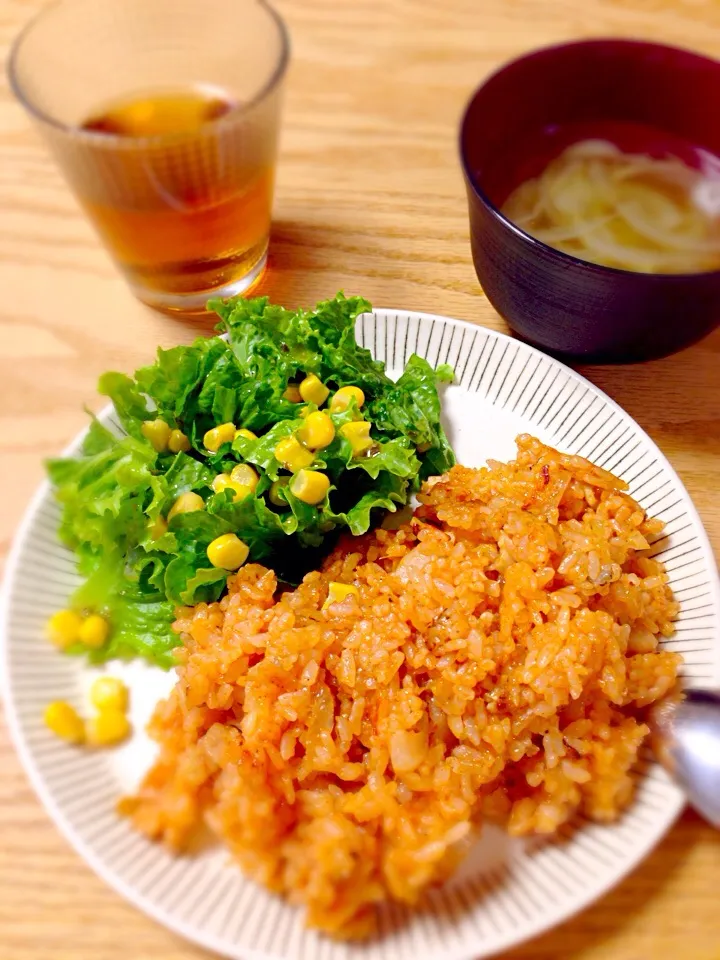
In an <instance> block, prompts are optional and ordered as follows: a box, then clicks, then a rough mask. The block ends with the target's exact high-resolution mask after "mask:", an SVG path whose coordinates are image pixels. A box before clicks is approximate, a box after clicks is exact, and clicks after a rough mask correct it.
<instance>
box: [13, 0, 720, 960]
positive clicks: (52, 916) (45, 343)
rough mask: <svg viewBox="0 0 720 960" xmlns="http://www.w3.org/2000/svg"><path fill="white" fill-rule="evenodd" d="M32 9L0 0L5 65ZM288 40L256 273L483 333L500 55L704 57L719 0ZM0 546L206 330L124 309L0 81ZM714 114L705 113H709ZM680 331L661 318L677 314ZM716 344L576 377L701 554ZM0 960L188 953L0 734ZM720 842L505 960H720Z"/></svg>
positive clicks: (699, 843) (302, 294)
mask: <svg viewBox="0 0 720 960" xmlns="http://www.w3.org/2000/svg"><path fill="white" fill-rule="evenodd" d="M41 5H42V4H41V3H40V0H0V46H1V47H2V52H3V59H4V54H5V51H6V49H7V47H8V45H9V44H10V42H11V40H12V38H13V36H14V35H15V34H16V33H17V31H18V29H19V28H20V26H21V25H22V24H23V23H24V22H25V21H26V20H27V19H28V18H29V17H30V16H31V14H32V13H33V12H34V11H35V10H36V9H39V8H40V7H41ZM278 6H279V8H280V9H281V12H282V13H283V14H284V15H285V16H286V18H287V20H288V22H289V25H290V28H291V32H292V38H293V48H294V53H293V63H292V67H291V70H290V75H289V80H288V95H287V101H286V112H285V123H284V128H283V142H282V155H281V163H280V168H279V178H278V187H277V202H276V209H275V226H274V230H273V242H272V253H271V265H270V270H269V273H268V274H267V277H266V279H265V280H264V282H263V287H262V291H263V292H265V293H267V294H269V295H270V296H271V297H272V298H273V299H275V300H277V301H279V302H282V303H285V304H287V305H297V304H300V303H303V304H308V303H311V302H314V301H315V300H316V299H318V298H322V297H326V296H329V295H332V294H334V293H335V291H336V290H338V289H340V288H343V289H344V290H345V291H346V292H348V293H351V292H354V293H362V294H364V295H365V296H367V297H368V298H369V299H371V300H372V301H373V303H374V304H375V305H376V306H397V307H402V308H406V309H417V310H428V311H434V312H438V313H444V314H449V315H451V316H456V317H462V318H464V319H467V320H471V321H474V322H477V323H483V324H486V325H488V326H491V327H494V328H495V329H503V327H504V325H503V323H502V321H501V320H500V319H499V318H498V317H497V315H496V314H495V313H494V312H493V310H492V308H491V307H490V305H489V304H488V302H487V301H486V299H485V298H484V296H483V294H482V292H481V291H480V289H479V287H478V284H477V281H476V278H475V275H474V272H473V268H472V263H471V260H470V251H469V245H468V241H467V220H466V209H465V197H464V189H463V184H462V178H461V174H460V170H459V165H458V161H457V155H456V135H457V124H458V119H459V116H460V114H461V111H462V108H463V104H464V102H465V101H466V99H467V97H468V95H469V93H470V92H471V90H472V89H473V88H474V87H475V86H476V85H477V84H478V83H479V82H480V80H481V79H482V78H483V77H484V76H485V75H487V73H488V72H489V71H490V70H492V69H493V68H494V67H496V66H497V65H498V64H499V63H501V62H502V61H503V60H505V59H507V58H509V57H512V56H514V55H516V54H518V53H520V52H521V51H522V50H524V49H526V48H528V47H531V46H537V45H540V44H544V43H550V42H554V41H559V40H562V39H565V38H570V37H579V36H582V37H585V36H602V35H610V34H614V35H624V36H633V37H637V36H644V37H647V38H650V39H659V40H664V41H671V42H675V43H679V44H683V45H685V46H689V47H693V48H696V49H698V50H701V51H704V52H706V53H709V54H711V55H714V56H720V4H718V2H717V0H584V2H583V3H577V0H483V2H481V3H479V2H477V0H444V2H443V3H437V2H436V0H342V2H338V0H292V2H291V0H283V2H281V3H279V4H278ZM0 85H1V89H0V150H1V151H2V158H1V162H0V209H1V210H2V214H1V216H0V291H1V294H2V295H1V296H0V476H2V482H3V497H2V504H1V506H0V553H1V554H2V555H3V556H4V555H5V554H6V552H7V549H8V547H9V543H10V539H11V537H12V534H13V531H14V529H15V527H16V526H17V523H18V521H19V518H20V516H21V514H22V511H23V509H24V508H25V506H26V504H27V502H28V500H29V497H30V495H31V492H32V490H33V488H34V487H35V486H36V484H37V483H38V482H39V481H40V479H41V476H42V465H41V461H42V458H43V457H45V456H48V455H50V454H54V453H56V452H57V451H58V450H59V449H60V448H61V447H62V446H63V445H64V444H65V443H66V442H67V441H68V440H69V439H70V438H71V437H72V436H73V434H74V433H75V432H76V431H77V430H78V429H79V428H80V427H81V426H82V425H83V423H84V420H85V416H84V414H83V412H82V405H83V404H87V405H89V406H90V407H94V408H97V407H98V406H99V405H100V400H99V398H97V397H96V395H95V393H94V388H95V381H96V378H97V376H98V374H99V373H100V372H102V371H103V370H106V369H108V368H110V367H114V368H119V369H123V370H130V369H132V368H134V366H135V365H137V364H140V363H141V362H145V361H147V360H148V358H149V357H150V356H151V354H152V352H153V350H154V348H155V346H156V345H157V344H162V345H164V346H169V345H171V344H173V343H177V342H187V341H188V340H190V339H191V338H192V337H193V336H195V335H196V334H197V333H198V332H208V329H209V327H208V325H207V324H202V323H196V322H192V323H191V322H180V321H176V320H171V319H168V318H166V317H163V316H161V315H159V314H155V313H153V312H152V311H150V310H148V309H146V308H144V307H142V306H141V305H140V304H138V303H137V302H135V301H134V300H133V299H132V297H131V296H130V294H129V293H128V291H127V290H126V289H125V287H124V286H123V283H122V281H121V280H120V278H119V276H118V275H117V273H116V271H115V269H114V268H113V266H112V264H111V263H110V261H109V259H108V257H107V255H106V254H105V252H104V251H103V249H102V248H101V247H100V245H99V243H98V242H97V240H96V239H95V236H94V234H93V233H92V231H91V229H90V227H89V225H88V223H87V222H86V220H85V219H84V218H83V216H82V215H81V213H80V212H79V210H78V208H77V206H76V204H75V202H74V200H73V199H72V197H71V196H70V194H69V193H68V191H67V189H66V188H65V186H64V184H63V182H62V180H61V178H60V176H59V174H58V172H57V171H56V169H55V168H54V166H53V164H52V162H51V160H50V159H49V157H48V156H47V154H46V152H45V150H44V148H43V146H42V144H41V143H40V141H39V139H38V138H37V136H36V135H35V133H34V132H33V131H32V130H31V128H30V125H29V123H28V121H27V119H26V117H25V116H24V114H23V113H22V111H21V109H20V107H19V106H18V105H17V104H16V103H15V102H13V100H12V98H11V96H10V93H9V90H8V88H7V84H6V83H5V82H4V81H0ZM711 107H712V108H713V109H715V108H716V107H717V105H708V109H710V108H711ZM678 322H679V323H682V318H681V317H678ZM719 370H720V330H718V331H716V333H715V334H714V335H712V336H710V337H709V338H707V339H706V340H705V341H704V342H703V343H701V344H699V345H698V346H695V347H693V348H691V349H689V350H687V351H685V352H684V353H681V354H679V355H677V356H675V357H672V358H669V359H667V360H661V361H656V362H654V363H648V364H644V365H638V366H630V367H592V368H585V369H583V370H582V372H583V373H584V374H586V375H587V376H589V377H590V379H591V380H593V381H594V382H595V383H597V384H598V385H599V386H600V387H602V389H603V390H605V391H606V392H607V393H608V394H609V395H610V396H611V397H613V398H614V399H616V400H617V401H618V402H619V403H620V404H621V405H622V406H623V407H625V409H626V410H628V412H629V413H630V414H631V415H632V416H633V417H635V418H636V419H637V420H638V422H639V423H640V424H642V426H644V427H645V428H646V429H647V430H648V432H649V433H650V434H651V436H652V437H653V438H654V439H655V441H656V442H657V443H658V444H659V445H660V446H661V448H662V449H663V450H664V451H665V453H666V454H667V455H668V457H669V458H670V460H671V462H672V463H673V465H674V466H675V468H676V469H677V471H678V473H679V474H680V476H681V477H682V479H683V481H684V483H685V484H686V486H687V488H688V490H689V491H690V494H691V496H692V497H693V499H694V501H695V503H696V505H697V507H698V509H699V511H700V514H701V516H702V518H703V521H704V523H705V525H706V528H707V530H708V533H709V535H710V537H711V540H712V542H713V546H714V548H715V550H716V552H718V553H720V502H719V500H718V496H717V488H718V480H717V477H718V469H719V468H720V386H719V383H720V375H719ZM0 769H2V776H1V777H0V944H1V945H2V947H1V948H0V956H2V960H50V958H52V960H127V958H132V960H151V958H152V960H190V958H200V957H206V956H207V954H205V953H203V952H202V951H199V950H197V949H195V948H193V947H191V946H189V945H186V944H184V943H182V942H180V941H179V940H177V939H176V938H175V937H174V936H173V935H171V934H170V933H168V932H166V931H165V930H163V929H162V928H161V927H159V926H157V925H156V924H155V923H153V922H152V921H150V920H148V919H146V918H145V917H144V916H142V915H140V914H139V913H137V912H136V911H135V910H133V909H132V908H131V907H130V906H128V905H126V904H125V903H124V902H123V901H122V900H121V899H120V898H119V897H117V896H116V895H115V894H114V893H113V892H112V891H110V890H109V889H108V888H106V887H105V886H104V884H103V883H101V881H100V880H98V879H97V878H96V877H95V876H94V875H93V874H92V873H91V872H90V870H89V869H88V868H87V867H86V866H85V865H84V864H83V863H82V861H81V860H80V859H79V858H78V857H77V856H76V855H75V854H74V853H73V852H72V851H71V850H70V849H69V847H68V846H67V844H66V843H65V841H64V840H63V839H62V838H61V837H60V836H59V835H58V833H57V832H56V830H55V828H54V827H53V826H52V824H51V823H50V821H49V819H48V818H47V816H46V815H45V813H44V812H43V811H42V809H41V808H40V806H39V804H38V802H37V800H36V799H35V797H34V795H33V793H32V792H31V790H30V787H29V785H28V783H27V780H26V779H25V776H24V775H23V773H22V772H21V770H20V768H19V765H18V761H17V759H16V758H15V755H14V753H13V751H12V748H11V747H10V745H9V742H8V736H7V733H6V731H5V729H4V728H3V729H2V731H1V732H0ZM719 837H720V835H718V834H716V833H713V832H712V831H711V830H710V829H709V828H707V827H705V826H704V825H703V824H702V823H701V822H700V820H699V819H698V818H697V817H695V816H694V815H693V814H691V813H687V814H686V815H685V816H684V817H683V818H682V819H681V821H680V822H679V823H678V825H677V826H676V827H675V829H674V830H673V831H672V832H671V833H670V835H669V836H668V838H667V839H666V840H665V841H664V842H663V843H662V845H661V846H660V847H659V848H658V849H657V850H656V851H655V852H654V853H653V854H652V855H651V856H650V857H649V858H648V860H647V861H646V862H645V863H644V864H643V865H642V866H641V867H640V868H639V869H638V870H636V871H635V872H634V873H633V874H632V876H630V877H629V878H628V879H627V880H626V881H625V882H623V883H622V884H621V885H620V886H619V887H618V888H617V889H616V890H615V891H614V892H613V893H611V894H609V895H608V896H606V897H605V898H604V899H603V900H601V901H600V902H599V903H598V904H596V905H595V906H594V907H592V908H591V909H589V910H587V911H585V912H584V913H583V914H581V915H580V916H578V917H576V918H575V919H574V920H571V921H570V922H569V923H566V924H565V925H564V926H562V927H560V928H559V929H557V930H555V931H553V932H552V933H549V934H547V935H546V936H544V937H541V938H540V939H538V940H536V941H534V942H532V943H529V944H527V945H525V946H523V947H521V948H520V949H518V950H516V951H514V952H512V953H510V954H507V955H506V957H505V960H611V958H612V960H645V958H650V957H652V958H653V960H676V958H678V957H680V956H682V957H683V958H684V960H720V913H719V912H718V899H717V896H718V894H717V891H718V889H719V888H720V839H719Z"/></svg>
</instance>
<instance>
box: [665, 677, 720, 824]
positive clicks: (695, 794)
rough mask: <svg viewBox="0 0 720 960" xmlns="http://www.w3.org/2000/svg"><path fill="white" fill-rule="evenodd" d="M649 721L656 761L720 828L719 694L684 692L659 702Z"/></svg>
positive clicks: (693, 804)
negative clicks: (674, 697)
mask: <svg viewBox="0 0 720 960" xmlns="http://www.w3.org/2000/svg"><path fill="white" fill-rule="evenodd" d="M649 719H650V726H651V728H652V733H653V747H654V750H655V755H656V757H657V759H658V760H659V761H660V763H661V764H662V765H663V766H664V767H665V769H666V770H667V771H668V773H669V774H670V775H671V776H672V777H673V778H674V779H675V780H676V781H677V782H678V783H679V784H680V786H681V787H682V788H683V790H684V791H685V793H686V794H687V798H688V800H689V802H690V803H691V804H692V806H693V807H695V809H696V810H697V811H698V813H700V814H702V816H704V817H705V818H706V819H707V820H708V821H709V822H710V823H711V824H712V825H713V826H714V827H717V828H718V829H720V691H713V690H687V691H686V692H685V695H684V697H683V699H678V700H666V701H663V702H662V703H659V704H658V705H657V706H656V707H654V708H653V709H652V710H651V711H650V718H649Z"/></svg>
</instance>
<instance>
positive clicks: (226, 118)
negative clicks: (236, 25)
mask: <svg viewBox="0 0 720 960" xmlns="http://www.w3.org/2000/svg"><path fill="white" fill-rule="evenodd" d="M73 2H74V0H53V2H52V3H50V4H48V5H47V6H46V7H44V8H43V9H42V10H39V11H38V12H37V13H36V14H35V15H34V16H33V17H31V18H30V20H29V21H28V22H27V23H26V24H25V26H24V27H23V28H22V30H21V31H20V33H19V34H18V35H17V36H16V37H15V40H14V41H13V43H12V46H11V47H10V55H9V56H8V61H7V77H8V82H9V84H10V89H11V90H12V92H13V94H14V95H15V97H16V99H17V100H18V101H19V103H20V104H21V105H22V106H23V107H24V108H25V110H26V111H27V112H28V113H29V114H30V116H31V117H33V118H34V119H35V120H39V121H41V122H42V123H44V124H47V125H48V126H50V127H53V128H54V129H55V130H58V131H60V132H61V133H64V134H66V135H67V136H72V137H79V138H82V139H86V140H88V141H90V142H91V143H93V144H96V145H98V146H100V145H104V144H107V145H108V146H109V145H112V146H114V147H118V146H125V147H133V146H135V145H137V144H139V143H142V144H147V145H153V144H155V145H160V144H167V143H173V142H176V141H177V140H178V139H183V138H184V137H186V136H187V135H186V134H182V133H157V134H151V135H149V136H133V135H130V136H126V135H124V134H123V135H120V134H117V133H105V132H104V131H101V130H85V129H84V128H83V127H80V126H77V125H74V124H69V123H63V121H62V120H58V119H57V118H56V117H53V116H52V115H51V114H49V113H46V112H45V111H44V110H42V109H41V108H40V107H38V106H37V105H36V104H35V103H34V102H33V101H32V100H31V99H30V98H29V97H28V96H26V94H25V91H24V89H23V86H22V84H21V82H20V80H19V79H18V74H17V59H18V57H19V55H20V51H21V48H22V45H23V43H24V42H25V40H26V39H27V38H28V36H29V35H30V33H31V32H32V31H33V29H34V28H35V27H36V26H37V25H38V23H40V22H41V21H42V20H44V19H45V17H46V16H47V15H48V14H50V13H51V12H52V11H53V10H55V9H57V8H58V7H61V6H68V5H71V4H72V3H73ZM255 2H256V3H257V5H258V6H260V7H262V8H263V9H264V10H265V12H266V13H267V14H268V15H269V17H270V19H271V20H272V21H273V23H274V24H275V27H276V29H277V32H278V36H279V38H280V51H279V56H278V60H277V63H276V65H275V68H274V70H273V71H272V73H271V74H270V77H269V78H268V80H267V81H266V83H264V84H263V86H262V87H261V88H260V89H259V90H258V92H257V93H256V94H255V96H254V97H252V98H251V99H250V100H247V101H245V102H243V103H237V104H233V107H232V109H231V110H230V111H228V113H226V114H224V115H223V116H221V117H215V118H214V119H212V120H207V121H205V123H203V125H202V128H205V129H208V128H215V129H217V128H220V127H228V126H230V125H231V124H232V123H234V122H235V121H237V120H238V119H239V118H240V116H244V115H245V114H247V113H249V112H250V111H251V110H253V109H254V108H255V107H257V106H258V104H260V103H262V102H263V100H265V99H266V98H267V97H268V96H269V95H270V94H271V93H272V92H273V91H274V90H275V88H276V87H277V86H278V85H279V83H280V81H281V80H282V78H283V77H284V75H285V73H286V71H287V67H288V63H289V61H290V34H289V31H288V28H287V24H286V23H285V21H284V20H283V18H282V17H281V16H280V14H279V13H278V12H277V10H275V8H274V7H272V6H271V5H270V3H268V0H255ZM202 128H201V129H202Z"/></svg>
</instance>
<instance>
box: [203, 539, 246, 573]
mask: <svg viewBox="0 0 720 960" xmlns="http://www.w3.org/2000/svg"><path fill="white" fill-rule="evenodd" d="M249 553H250V548H249V547H248V545H247V544H246V543H244V542H243V541H242V540H241V539H240V537H238V536H236V535H235V534H234V533H223V535H222V536H220V537H216V538H215V539H214V540H213V542H212V543H211V544H210V545H209V546H208V548H207V555H208V560H209V561H210V563H211V564H212V565H213V566H214V567H220V568H221V569H222V570H237V569H238V568H239V567H241V566H242V565H243V564H244V563H245V561H246V560H247V558H248V554H249Z"/></svg>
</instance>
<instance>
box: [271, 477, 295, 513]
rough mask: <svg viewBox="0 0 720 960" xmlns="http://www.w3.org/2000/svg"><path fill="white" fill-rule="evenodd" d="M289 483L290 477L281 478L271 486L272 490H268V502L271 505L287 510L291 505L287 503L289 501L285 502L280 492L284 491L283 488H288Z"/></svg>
mask: <svg viewBox="0 0 720 960" xmlns="http://www.w3.org/2000/svg"><path fill="white" fill-rule="evenodd" d="M288 482H289V478H288V477H280V479H279V480H274V481H273V482H272V483H271V484H270V489H269V490H268V500H269V501H270V503H274V504H275V506H276V507H282V508H283V510H287V509H288V507H289V506H290V504H289V503H288V502H287V500H283V498H282V497H281V496H280V495H279V492H278V491H280V490H282V489H283V487H286V486H287V485H288Z"/></svg>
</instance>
